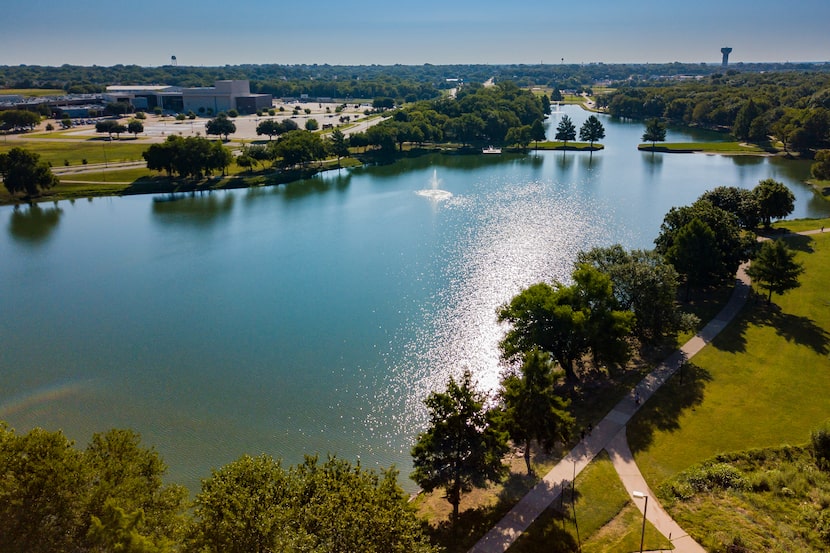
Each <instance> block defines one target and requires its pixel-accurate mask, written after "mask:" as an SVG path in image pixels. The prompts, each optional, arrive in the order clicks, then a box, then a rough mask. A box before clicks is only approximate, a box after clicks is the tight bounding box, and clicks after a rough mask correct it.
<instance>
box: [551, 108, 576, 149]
mask: <svg viewBox="0 0 830 553" xmlns="http://www.w3.org/2000/svg"><path fill="white" fill-rule="evenodd" d="M555 138H556V140H561V141H562V142H564V145H563V147H562V152H563V153H562V155H565V154H564V151H565V150H566V149H567V148H568V141H570V140H576V126H574V124H573V121H571V118H570V117H568V116H567V115H563V116H562V119H561V120H560V121H559V124H558V125H557V126H556V136H555Z"/></svg>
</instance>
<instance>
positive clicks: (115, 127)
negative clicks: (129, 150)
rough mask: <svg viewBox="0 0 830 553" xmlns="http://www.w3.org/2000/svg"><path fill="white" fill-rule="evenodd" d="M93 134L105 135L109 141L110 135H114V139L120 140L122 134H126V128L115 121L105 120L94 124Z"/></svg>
mask: <svg viewBox="0 0 830 553" xmlns="http://www.w3.org/2000/svg"><path fill="white" fill-rule="evenodd" d="M95 132H100V133H107V134H108V135H109V137H110V139H112V133H115V135H116V138H120V137H121V133H122V132H127V127H126V126H125V125H122V124H121V123H120V122H118V121H117V120H115V119H105V120H103V121H98V122H97V123H95Z"/></svg>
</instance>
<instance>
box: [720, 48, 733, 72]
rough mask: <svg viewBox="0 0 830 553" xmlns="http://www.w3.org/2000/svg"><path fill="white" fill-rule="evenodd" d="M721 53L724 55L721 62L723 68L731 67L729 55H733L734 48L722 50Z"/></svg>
mask: <svg viewBox="0 0 830 553" xmlns="http://www.w3.org/2000/svg"><path fill="white" fill-rule="evenodd" d="M720 53H721V54H723V61H721V66H723V67H726V66H727V65H729V54H731V53H732V48H728V47H727V48H721V49H720Z"/></svg>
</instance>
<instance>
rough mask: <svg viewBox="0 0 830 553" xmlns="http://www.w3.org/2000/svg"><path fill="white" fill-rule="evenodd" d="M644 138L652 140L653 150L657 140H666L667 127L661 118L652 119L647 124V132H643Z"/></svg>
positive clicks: (647, 140) (648, 140) (646, 140)
mask: <svg viewBox="0 0 830 553" xmlns="http://www.w3.org/2000/svg"><path fill="white" fill-rule="evenodd" d="M643 140H644V141H645V142H651V151H652V152H653V151H654V148H655V143H656V142H664V141H665V140H666V127H665V125H663V124H662V123H661V122H660V120H659V119H657V118H655V119H651V120H650V121H649V122H648V124H647V125H646V132H644V133H643Z"/></svg>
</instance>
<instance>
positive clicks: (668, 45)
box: [0, 0, 830, 66]
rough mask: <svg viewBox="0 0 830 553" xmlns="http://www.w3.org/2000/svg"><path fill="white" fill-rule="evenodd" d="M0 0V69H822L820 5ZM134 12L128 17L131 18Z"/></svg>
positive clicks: (760, 0) (828, 50)
mask: <svg viewBox="0 0 830 553" xmlns="http://www.w3.org/2000/svg"><path fill="white" fill-rule="evenodd" d="M589 6H590V7H588V8H585V7H582V6H578V5H575V4H573V3H561V5H556V4H554V3H551V2H545V1H543V0H528V1H526V2H523V3H521V4H515V5H509V4H508V5H505V3H504V2H496V1H495V0H477V1H471V0H459V1H457V2H446V1H443V2H441V1H438V0H422V1H421V2H420V3H419V4H418V5H417V6H415V5H413V6H411V7H409V6H408V7H406V8H403V7H400V6H396V5H394V4H389V3H388V2H381V1H379V0H357V1H355V2H353V3H349V4H344V3H339V2H335V1H334V0H317V1H316V2H314V3H312V4H306V5H301V4H293V5H292V4H287V3H285V2H279V1H277V2H274V1H273V0H270V1H269V0H239V1H238V2H234V3H231V2H216V1H208V2H204V1H201V0H172V1H171V0H164V1H162V0H145V1H144V2H142V3H139V4H133V5H130V8H129V9H127V8H123V7H120V6H119V5H114V4H112V3H110V2H103V1H102V0H74V1H72V2H69V1H66V0H4V2H3V7H2V8H0V14H2V17H0V65H20V64H25V65H56V66H58V65H63V64H71V65H100V66H110V65H116V64H124V65H131V64H135V65H142V66H159V65H166V64H169V63H170V59H171V56H172V55H175V56H176V57H177V61H178V64H179V65H190V66H199V65H204V66H216V65H226V64H228V65H238V64H249V63H250V64H269V63H276V64H286V65H291V64H314V63H318V64H331V65H367V64H379V65H389V64H404V65H421V64H424V63H431V64H435V65H444V64H455V63H458V64H474V63H483V64H508V63H526V64H538V63H540V62H541V63H546V64H556V63H561V62H562V61H563V60H564V62H565V63H592V62H603V63H670V62H675V61H678V62H687V63H699V62H706V63H718V62H720V48H721V47H723V46H730V47H732V48H733V49H734V50H733V53H732V55H731V56H730V62H733V63H738V62H787V61H790V62H821V61H828V60H830V33H828V32H827V21H830V2H827V0H800V1H799V2H797V5H795V4H794V3H791V4H789V5H788V4H782V3H780V2H774V1H772V0H752V1H749V0H734V1H730V2H723V1H715V0H699V1H698V2H684V3H671V4H667V3H666V2H661V1H657V0H633V1H631V2H619V0H613V1H612V0H595V1H594V2H592V3H590V4H589ZM136 8H139V9H136Z"/></svg>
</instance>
